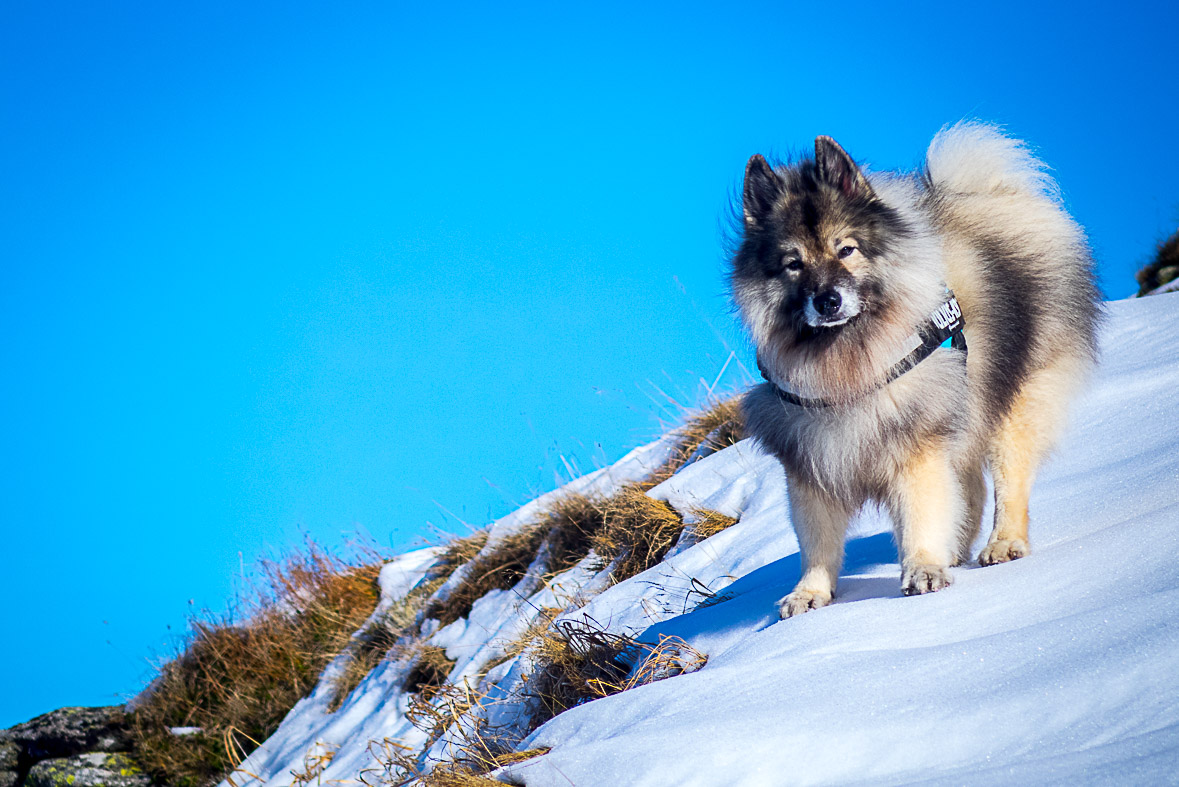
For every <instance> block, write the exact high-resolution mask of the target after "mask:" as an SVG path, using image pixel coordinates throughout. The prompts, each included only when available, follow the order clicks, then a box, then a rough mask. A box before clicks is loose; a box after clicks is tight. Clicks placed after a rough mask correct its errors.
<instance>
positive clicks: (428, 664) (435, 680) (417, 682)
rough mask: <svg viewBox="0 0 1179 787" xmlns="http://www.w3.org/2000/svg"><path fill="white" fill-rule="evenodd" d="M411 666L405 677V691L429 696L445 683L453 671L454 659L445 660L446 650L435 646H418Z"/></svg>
mask: <svg viewBox="0 0 1179 787" xmlns="http://www.w3.org/2000/svg"><path fill="white" fill-rule="evenodd" d="M416 651H417V653H416V655H415V658H414V662H413V666H412V667H411V668H410V670H409V674H407V675H406V676H405V691H407V692H409V693H411V694H426V695H431V694H433V693H434V692H436V691H437V690H438V689H439V688H441V687H442V686H443V684H445V683H446V679H447V678H448V677H449V676H450V671H451V670H453V669H454V665H455V661H454V659H450V658H447V656H446V649H445V648H440V647H438V646H436V645H426V644H424V643H420V644H418V646H417V647H416Z"/></svg>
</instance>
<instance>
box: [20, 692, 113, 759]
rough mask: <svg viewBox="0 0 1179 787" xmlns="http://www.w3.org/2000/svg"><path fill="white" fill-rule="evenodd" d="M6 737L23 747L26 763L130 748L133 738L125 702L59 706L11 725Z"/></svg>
mask: <svg viewBox="0 0 1179 787" xmlns="http://www.w3.org/2000/svg"><path fill="white" fill-rule="evenodd" d="M2 737H3V739H5V740H7V741H11V742H12V743H15V744H17V745H18V746H20V747H21V748H22V749H23V757H24V759H25V761H26V762H36V761H37V760H44V759H48V758H50V757H70V756H72V755H74V754H81V753H82V752H96V751H97V752H114V751H128V750H129V749H130V748H131V740H130V738H129V736H128V733H127V723H126V716H125V715H124V713H123V708H122V706H121V705H115V706H110V707H104V708H58V709H57V710H55V711H50V712H49V713H46V714H43V715H41V716H38V717H37V718H35V719H31V720H30V721H26V722H25V723H24V724H18V725H16V726H15V727H10V728H9V729H7V730H5V731H4V733H3V734H2Z"/></svg>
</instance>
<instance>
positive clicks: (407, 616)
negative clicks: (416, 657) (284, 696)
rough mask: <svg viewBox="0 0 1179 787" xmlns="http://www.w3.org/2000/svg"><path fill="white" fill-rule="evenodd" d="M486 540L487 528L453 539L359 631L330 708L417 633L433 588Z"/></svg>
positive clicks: (336, 708) (341, 700)
mask: <svg viewBox="0 0 1179 787" xmlns="http://www.w3.org/2000/svg"><path fill="white" fill-rule="evenodd" d="M486 543H487V531H486V530H480V531H477V532H475V533H472V534H471V535H469V536H465V537H462V538H456V539H454V540H452V541H451V542H450V543H449V544H448V545H447V548H446V550H445V551H444V552H443V553H442V555H441V557H440V558H439V561H438V563H437V564H435V565H434V566H433V567H432V568H431V569H430V570H429V571H428V572H427V574H426V576H425V577H423V579H422V581H421V582H419V583H418V584H417V585H416V586H415V587H414V588H413V589H412V590H410V591H409V592H408V593H406V594H405V596H403V597H402V598H400V599H397V600H396V601H394V602H393V603H392V604H391V605H390V606H389V609H388V610H387V611H386V613H385V614H384V616H383V618H384V619H383V620H378V621H374V622H373V623H372V624H371V625H370V626H369V627H368V628H366V629H365V630H364V631H362V632H361V633H360V636H359V637H358V638H357V640H356V641H354V642H353V643H352V645H351V648H350V650H351V658H350V659H349V660H348V663H347V665H346V666H345V667H344V672H343V673H342V674H341V675H340V677H339V678H338V679H337V681H336V686H335V693H334V695H333V696H332V700H331V702H330V703H329V705H328V710H330V711H336V710H339V708H340V706H341V705H342V704H343V703H344V700H345V699H347V697H348V695H349V694H351V693H352V690H353V689H355V688H356V687H357V686H359V685H360V682H361V681H362V680H364V678H365V677H366V676H367V675H368V674H369V673H370V672H372V671H373V669H374V668H375V667H376V666H377V665H378V664H380V663H381V661H382V660H383V659H384V658H385V657H386V655H388V653H389V651H390V650H391V649H392V648H393V647H394V646H395V645H396V644H397V643H398V642H399V641H401V640H403V639H404V638H406V637H407V636H413V635H415V634H417V626H418V623H419V620H420V613H421V612H422V610H423V609H424V608H425V606H426V603H427V602H428V601H429V599H430V597H431V596H432V595H434V591H436V590H437V589H438V588H439V587H441V586H442V584H443V583H444V582H446V580H447V579H449V578H450V575H451V574H453V573H454V571H455V569H457V568H458V567H459V566H461V565H463V564H464V563H466V562H467V561H469V560H470V559H471V558H473V557H474V556H475V555H476V554H478V552H479V550H480V549H482V548H483V545H484V544H486ZM448 671H449V670H448Z"/></svg>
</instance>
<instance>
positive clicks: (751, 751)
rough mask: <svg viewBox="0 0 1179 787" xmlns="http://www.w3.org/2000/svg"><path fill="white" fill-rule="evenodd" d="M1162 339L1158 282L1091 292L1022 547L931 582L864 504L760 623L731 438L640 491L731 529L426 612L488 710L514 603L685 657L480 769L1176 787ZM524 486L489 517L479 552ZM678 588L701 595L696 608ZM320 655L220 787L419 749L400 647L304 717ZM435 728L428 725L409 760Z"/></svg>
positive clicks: (762, 528)
mask: <svg viewBox="0 0 1179 787" xmlns="http://www.w3.org/2000/svg"><path fill="white" fill-rule="evenodd" d="M1177 335H1179V295H1162V296H1159V297H1154V298H1147V299H1137V300H1128V301H1119V302H1115V303H1112V304H1109V320H1108V323H1107V325H1106V327H1105V330H1104V332H1103V341H1102V346H1103V358H1102V363H1101V366H1100V370H1099V372H1098V374H1097V376H1096V378H1095V380H1094V382H1093V385H1092V386H1091V388H1090V389H1089V391H1088V393H1087V394H1086V395H1085V396H1084V397H1083V399H1082V401H1080V402H1079V403H1078V406H1077V407H1076V409H1075V410H1074V415H1073V421H1072V428H1071V430H1070V432H1069V434H1068V436H1067V438H1066V439H1065V441H1064V443H1063V444H1062V445H1061V447H1060V450H1059V451H1058V453H1057V455H1056V456H1055V457H1054V458H1053V460H1051V461H1050V462H1049V463H1048V465H1047V466H1046V467H1045V468H1044V471H1043V473H1042V476H1041V478H1040V480H1039V482H1038V484H1037V486H1036V487H1035V491H1034V493H1033V497H1032V504H1031V514H1032V543H1033V550H1034V551H1033V554H1032V555H1031V556H1030V557H1028V558H1025V559H1022V560H1019V561H1016V562H1013V563H1008V564H1003V565H999V566H994V567H990V568H985V569H982V568H978V567H964V568H959V569H955V570H954V573H955V577H954V578H955V583H954V585H953V586H952V587H950V588H948V589H946V590H945V591H942V592H939V593H935V594H931V595H925V596H916V597H908V598H906V597H903V596H901V594H900V582H899V575H900V570H899V567H898V566H897V562H896V560H897V558H896V551H895V548H894V546H893V544H892V541H891V537H890V535H889V524H888V521H887V519H886V518H885V517H884V516H883V515H882V514H880V513H879V512H877V511H868V512H865V513H864V514H863V515H862V516H861V518H860V520H859V522H858V527H857V529H856V532H855V533H854V534H853V536H852V537H851V538H850V540H849V543H848V546H847V564H846V566H845V569H844V573H843V576H842V577H841V579H840V584H839V595H838V597H837V599H836V602H835V603H834V604H832V605H831V606H829V607H827V608H824V609H821V610H818V611H815V612H813V613H809V614H806V615H803V616H801V617H798V618H792V619H790V620H787V621H779V620H778V619H777V615H776V609H775V606H774V602H775V601H776V600H777V599H778V598H779V597H780V596H781V595H782V594H783V593H784V591H785V590H786V589H788V588H789V587H790V586H791V585H793V583H794V582H795V580H796V579H797V578H798V575H799V557H798V545H797V542H796V540H795V538H794V534H793V531H792V530H791V528H790V523H789V517H788V514H787V510H786V493H785V488H784V481H783V478H782V474H781V471H780V469H779V468H778V467H777V465H776V464H775V462H774V461H773V460H772V459H770V458H769V457H767V456H766V455H764V454H762V453H761V452H760V451H759V450H758V449H757V447H756V446H755V445H753V444H752V443H751V442H750V441H744V442H741V443H739V444H737V445H735V446H733V447H731V448H728V449H726V450H724V451H721V452H719V453H716V454H713V455H711V456H708V457H705V458H703V459H701V460H699V461H697V462H695V463H694V464H691V465H689V466H688V467H686V468H684V469H683V470H681V471H680V472H679V473H678V474H676V475H675V476H673V477H672V478H671V479H670V480H668V481H666V482H664V483H663V484H661V485H660V486H658V487H656V488H655V489H654V490H652V491H651V492H650V494H651V495H652V496H653V497H656V498H659V499H663V500H667V501H668V502H669V503H671V505H672V506H673V507H674V508H675V509H677V511H679V512H680V513H682V514H684V515H685V516H686V517H687V518H688V519H689V520H690V518H691V516H692V515H693V514H692V512H693V510H694V509H697V508H708V509H714V510H718V511H720V512H722V513H726V514H729V515H731V516H736V517H739V522H738V523H737V524H736V525H733V526H732V527H730V528H728V529H726V530H724V531H722V532H720V533H719V534H717V535H715V536H713V537H711V538H709V539H706V540H704V541H701V542H699V543H691V542H685V543H683V544H682V545H680V546H679V547H677V548H676V549H673V550H672V552H671V553H670V557H668V558H667V559H665V560H664V562H663V563H661V564H659V565H658V566H656V567H655V568H653V569H650V570H649V571H647V572H645V573H643V574H640V575H638V576H636V577H633V578H631V579H629V580H627V581H625V582H622V583H620V584H617V585H614V586H610V587H607V584H608V583H607V582H605V581H604V572H602V571H595V570H594V568H595V566H594V565H593V563H592V561H588V560H587V561H583V564H582V565H579V566H577V567H574V568H573V569H571V570H569V571H567V572H565V573H564V574H562V575H560V576H558V577H557V578H556V579H554V580H553V581H551V582H550V583H548V584H542V583H540V582H539V581H533V582H532V583H531V584H528V583H529V582H530V580H529V579H525V580H522V582H521V585H520V586H518V587H517V588H515V589H514V592H509V591H492V593H490V594H488V596H487V597H485V598H483V599H481V600H480V601H478V602H476V604H475V606H474V608H473V610H472V612H471V614H470V615H469V616H468V617H467V618H466V619H463V620H459V621H457V622H455V623H453V624H451V625H450V626H447V627H445V628H442V629H440V630H434V631H432V630H431V626H429V625H427V628H426V633H428V634H430V642H431V643H432V644H436V645H441V646H443V647H445V648H446V651H447V655H448V656H449V657H450V658H452V659H454V660H455V661H456V664H455V668H454V671H453V672H452V674H451V676H450V681H451V682H453V683H455V684H458V685H462V681H463V678H464V677H465V678H468V680H469V682H470V685H472V686H474V685H481V686H483V687H484V688H485V689H489V690H490V693H489V695H488V696H489V698H490V699H491V700H495V699H497V698H498V699H499V700H505V699H506V700H508V701H506V702H501V703H500V704H498V705H497V704H495V703H494V702H491V701H489V702H488V706H489V707H490V708H491V710H489V711H488V715H491V716H494V715H495V714H496V713H499V714H500V715H501V716H502V718H499V719H498V721H500V722H502V723H505V724H508V725H510V724H511V723H512V722H513V717H512V715H511V714H512V713H513V712H515V710H518V706H519V703H518V702H517V703H515V704H513V703H512V702H511V701H510V700H511V696H510V695H511V687H512V686H518V685H519V681H520V679H521V678H522V677H524V676H525V675H526V674H527V672H528V669H529V663H528V660H527V659H526V658H523V657H516V658H513V659H510V660H507V661H503V651H504V647H505V644H506V643H507V642H508V641H510V640H511V639H514V638H515V637H517V636H518V635H519V633H520V632H521V631H522V630H523V629H524V627H525V626H527V625H528V624H529V623H530V622H532V620H533V618H534V617H535V614H536V612H535V610H538V609H539V608H543V607H554V606H560V607H562V608H565V609H566V610H567V611H566V612H565V613H564V615H563V617H566V618H569V617H572V618H578V619H584V617H585V616H589V618H590V619H592V620H594V621H596V622H597V623H598V624H601V625H602V626H604V627H606V628H608V629H609V630H610V631H612V632H618V633H626V634H632V635H635V636H638V637H640V638H641V639H643V640H645V641H650V642H656V641H658V638H659V637H660V635H675V636H678V637H681V638H683V639H684V640H686V641H687V642H688V643H690V644H691V645H692V646H693V647H695V648H696V649H697V650H699V651H701V652H703V653H705V654H707V656H708V662H707V664H706V665H705V666H704V668H703V669H700V670H699V671H697V672H693V673H691V674H685V675H679V676H677V677H674V678H670V679H667V680H662V681H658V682H654V683H650V684H648V685H643V686H639V687H638V688H634V689H631V690H628V691H625V692H622V693H620V694H615V695H613V696H609V697H606V698H604V699H600V700H596V701H594V702H589V703H587V704H584V705H580V706H578V707H575V708H573V709H571V710H568V711H566V712H565V713H562V714H560V715H558V716H556V717H555V718H554V719H552V720H551V721H549V722H548V723H547V724H545V725H543V726H542V727H540V728H539V729H537V730H536V731H535V732H533V733H532V734H531V735H530V736H528V737H527V739H526V740H524V741H522V742H521V744H520V746H519V748H521V749H524V748H537V747H551V750H550V751H549V752H548V753H547V754H545V755H543V756H539V757H535V758H533V759H530V760H527V761H525V762H523V763H519V764H516V765H511V766H507V767H505V768H504V769H502V770H501V771H500V772H498V773H497V774H496V775H497V776H499V777H501V778H504V779H505V780H510V781H513V782H515V783H524V784H527V785H530V786H537V787H539V786H540V785H569V784H576V785H583V786H588V785H659V786H664V785H695V784H699V785H735V784H749V785H780V784H816V783H824V784H830V783H838V784H855V783H862V782H863V783H866V782H871V783H873V784H892V783H898V784H900V783H906V784H907V783H921V782H931V783H932V782H936V783H953V784H975V783H993V782H996V781H999V782H1004V783H1069V784H1073V783H1118V784H1126V783H1133V784H1160V783H1179V560H1177V556H1179V349H1177V348H1176V343H1175V337H1176V336H1177ZM666 450H667V446H666V443H665V442H664V443H656V444H653V445H652V446H648V447H645V448H644V449H639V450H638V451H636V452H634V453H633V454H632V455H631V456H629V457H627V458H626V459H624V460H623V461H622V462H620V463H619V464H618V465H616V466H615V467H614V468H608V469H607V470H606V471H600V472H599V473H598V474H596V475H594V476H592V477H587V478H586V479H580V480H579V481H576V482H574V484H573V486H575V487H576V488H578V489H585V488H590V489H593V488H594V487H595V485H597V486H599V487H601V489H608V488H610V486H611V485H617V484H618V483H621V482H624V481H626V480H629V479H633V478H637V477H639V476H641V475H642V474H643V473H644V472H646V471H647V470H649V469H650V468H652V467H654V466H655V465H656V464H658V462H659V461H660V459H661V457H662V456H663V455H664V454H665V453H666ZM538 505H543V501H540V502H538V503H536V504H530V506H529V507H526V509H529V510H525V511H522V512H519V513H517V514H514V515H512V516H510V517H508V518H506V519H505V520H503V521H501V522H500V523H497V524H496V525H495V526H494V527H493V529H492V534H491V540H490V542H489V544H488V547H485V549H487V548H491V547H492V546H493V544H494V543H495V542H496V540H497V539H502V538H503V537H505V536H506V535H508V534H510V533H511V532H513V530H514V529H515V528H518V527H519V526H520V525H521V523H522V522H524V521H525V520H526V519H527V518H528V516H530V515H531V514H532V513H533V512H534V511H535V510H537V508H536V506H538ZM984 535H985V528H984ZM432 560H433V553H431V552H427V551H423V552H418V553H412V554H410V555H406V556H404V557H403V558H401V559H400V560H398V561H395V562H394V563H392V564H390V565H389V566H388V567H386V570H385V573H384V574H383V575H382V582H383V589H384V591H385V593H386V595H387V596H388V597H390V598H391V597H394V596H396V595H398V594H401V593H404V592H405V591H406V589H408V588H409V587H411V586H412V584H413V583H414V582H415V581H416V580H417V578H419V577H420V576H422V574H423V572H424V571H425V570H426V569H427V568H428V567H429V565H430V563H431V562H432ZM460 572H461V570H460ZM452 581H456V580H455V579H454V578H452ZM703 589H707V590H706V592H711V593H714V594H715V595H714V596H713V597H712V598H711V600H710V601H709V603H708V604H706V605H700V604H699V602H700V601H701V600H702V599H703V598H704V596H703V595H701V591H702V590H703ZM434 627H435V628H436V623H435V624H434ZM501 662H502V663H501ZM488 664H497V666H495V667H494V668H493V669H492V670H491V671H490V672H489V673H488V674H487V675H486V676H485V677H484V678H482V682H481V683H480V680H479V676H480V675H482V672H483V670H484V669H485V667H486V666H487V665H488ZM339 668H340V666H339V665H333V667H331V668H329V670H328V672H327V673H326V674H325V679H324V681H323V682H322V683H321V686H320V688H319V689H317V691H316V693H315V694H313V695H312V696H311V697H309V698H308V699H306V700H304V701H303V702H301V703H300V704H299V705H298V706H296V708H295V709H294V710H293V711H292V712H291V714H290V715H289V716H288V717H287V719H286V721H285V722H284V723H283V726H282V727H281V729H280V730H279V731H278V733H276V734H275V735H274V736H273V737H272V738H271V739H269V740H268V741H266V742H265V744H264V745H263V746H262V747H261V748H260V749H259V750H258V751H257V752H255V754H254V755H253V756H251V757H250V759H249V760H248V761H247V762H246V763H244V764H243V765H242V768H241V772H240V773H239V774H238V775H236V776H235V777H234V781H235V782H236V784H237V785H238V787H240V786H241V784H242V782H243V781H247V782H248V781H249V779H248V778H247V777H245V776H244V774H253V775H256V776H257V777H258V778H259V779H260V780H265V782H266V783H267V784H268V785H285V784H290V783H291V782H292V780H293V779H294V777H293V776H292V772H294V773H304V772H306V762H308V761H313V762H325V760H323V759H316V758H315V756H314V755H315V754H316V753H323V752H329V751H330V752H333V753H334V758H333V759H332V760H331V762H330V764H328V765H327V767H326V769H324V770H322V772H319V773H317V774H316V776H317V778H318V781H319V782H320V783H326V782H328V781H332V780H346V781H349V782H352V781H354V780H356V779H357V778H358V776H359V775H360V774H361V772H362V771H366V769H373V768H377V769H378V770H380V763H381V762H382V754H381V752H382V750H385V751H387V750H388V749H389V747H390V746H393V747H394V748H396V746H408V747H410V748H411V749H414V748H419V747H422V746H424V745H426V744H427V743H430V741H429V740H428V739H427V736H426V733H424V732H421V731H419V730H418V729H416V728H415V727H414V726H413V725H412V724H410V723H409V721H408V720H407V719H406V717H405V712H406V710H407V708H408V697H407V695H406V694H405V693H404V692H403V691H402V684H403V683H404V681H405V677H406V672H407V670H408V669H409V664H408V663H406V662H404V661H401V660H397V659H391V660H387V661H386V662H384V663H383V664H382V665H381V666H379V667H378V668H377V669H376V670H374V671H373V673H371V674H370V675H369V677H368V678H367V679H366V680H365V681H364V682H363V683H361V685H360V686H359V687H358V688H357V689H356V690H355V691H354V692H353V693H352V694H351V695H350V697H349V698H348V700H347V701H346V702H345V704H344V706H343V707H342V708H340V709H339V710H338V711H336V712H335V713H329V712H328V711H327V703H328V696H329V695H330V682H331V680H330V679H331V677H332V675H333V671H334V670H336V669H339ZM497 691H499V692H500V693H499V695H497V694H496V692H497ZM513 709H515V710H513ZM452 744H453V740H452V739H451V738H448V736H446V735H444V736H443V737H442V739H440V740H438V741H436V742H434V743H432V745H431V756H433V757H440V758H444V757H446V756H448V752H449V751H452V750H451V749H448V746H450V745H452ZM382 747H383V749H382ZM309 754H310V755H312V759H311V760H305V758H306V757H307V755H309ZM367 773H369V774H372V773H374V771H372V770H368V771H367ZM369 781H370V782H372V781H374V779H372V778H370V779H369Z"/></svg>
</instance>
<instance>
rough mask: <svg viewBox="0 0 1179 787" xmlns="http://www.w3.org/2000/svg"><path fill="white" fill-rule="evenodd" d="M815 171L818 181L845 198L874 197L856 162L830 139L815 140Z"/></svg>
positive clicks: (819, 138)
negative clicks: (834, 189) (838, 191)
mask: <svg viewBox="0 0 1179 787" xmlns="http://www.w3.org/2000/svg"><path fill="white" fill-rule="evenodd" d="M815 169H816V171H817V173H818V176H819V180H820V181H822V182H823V183H826V184H828V185H830V186H834V187H835V188H837V189H839V190H840V191H841V192H843V195H844V196H845V197H873V196H875V195H874V193H873V191H872V186H870V185H869V184H868V179H867V178H865V177H864V173H863V172H861V171H860V168H859V167H857V166H856V162H854V161H852V157H851V156H849V155H847V151H845V150H844V149H843V148H841V147H840V146H839V143H838V142H836V141H835V140H833V139H831V137H816V138H815Z"/></svg>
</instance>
